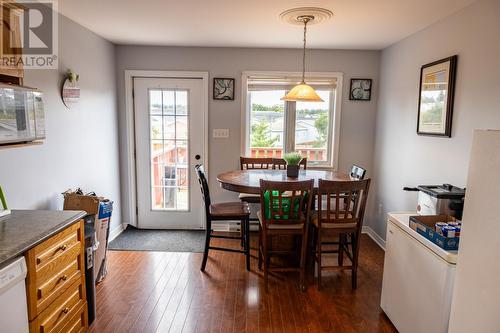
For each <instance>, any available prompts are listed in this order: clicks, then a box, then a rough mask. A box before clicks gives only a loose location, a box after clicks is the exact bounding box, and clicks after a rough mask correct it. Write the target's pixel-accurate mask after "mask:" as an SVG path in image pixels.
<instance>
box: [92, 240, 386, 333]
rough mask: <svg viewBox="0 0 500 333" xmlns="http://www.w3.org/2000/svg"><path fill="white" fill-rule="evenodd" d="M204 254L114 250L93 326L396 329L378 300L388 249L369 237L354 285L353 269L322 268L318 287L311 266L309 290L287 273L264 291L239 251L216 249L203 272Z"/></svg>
mask: <svg viewBox="0 0 500 333" xmlns="http://www.w3.org/2000/svg"><path fill="white" fill-rule="evenodd" d="M254 238H256V237H254ZM235 242H237V241H231V240H215V241H214V243H216V245H224V246H227V245H228V244H229V245H232V244H234V246H236V247H237V246H238V244H237V243H235ZM253 254H254V255H256V253H255V251H253ZM201 257H202V254H201V253H173V252H171V253H166V252H133V251H109V252H108V275H107V277H106V278H105V279H104V281H103V282H101V283H100V284H98V286H97V319H96V321H95V322H94V323H93V324H92V325H91V327H90V332H93V333H94V332H95V333H101V332H120V333H121V332H158V333H163V332H175V333H176V332H217V333H219V332H222V333H226V332H248V333H257V332H258V333H260V332H262V333H264V332H272V333H274V332H287V333H288V332H297V333H302V332H311V333H312V332H396V329H395V328H394V326H393V325H392V324H391V323H390V321H389V320H388V318H387V317H386V316H385V315H384V313H383V312H382V310H381V309H380V305H379V304H380V292H381V288H382V271H383V261H384V252H383V251H382V250H381V249H380V248H379V247H378V246H377V245H376V244H375V243H374V242H373V241H372V240H371V239H370V238H369V237H367V236H366V235H363V236H362V241H361V250H360V263H359V269H358V289H357V290H356V291H353V290H352V289H351V274H350V272H349V271H345V272H325V273H324V277H323V286H322V289H321V291H318V290H317V288H316V279H315V278H314V276H313V274H314V272H313V268H312V265H311V266H310V268H309V270H308V273H307V284H308V286H307V290H306V291H305V292H301V291H300V290H299V288H298V274H297V273H284V274H280V275H270V279H269V291H268V293H267V294H266V292H265V291H264V283H263V274H262V272H261V271H259V270H258V267H257V260H256V259H252V260H251V272H247V271H246V270H245V260H244V256H243V255H242V254H238V253H229V252H220V251H212V252H211V253H210V257H209V260H208V263H207V269H206V272H205V273H202V272H200V270H199V267H200V263H201ZM329 260H335V258H334V257H332V258H330V259H329Z"/></svg>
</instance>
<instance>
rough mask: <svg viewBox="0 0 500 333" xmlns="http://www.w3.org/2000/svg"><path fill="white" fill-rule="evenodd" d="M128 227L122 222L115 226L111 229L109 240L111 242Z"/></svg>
mask: <svg viewBox="0 0 500 333" xmlns="http://www.w3.org/2000/svg"><path fill="white" fill-rule="evenodd" d="M126 227H127V225H126V224H122V223H120V224H119V225H118V226H117V227H116V228H114V229H113V230H110V231H109V239H108V242H111V241H112V240H113V239H115V238H116V237H118V235H119V234H121V233H122V232H123V230H125V228H126Z"/></svg>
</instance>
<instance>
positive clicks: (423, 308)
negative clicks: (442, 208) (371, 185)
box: [380, 213, 457, 333]
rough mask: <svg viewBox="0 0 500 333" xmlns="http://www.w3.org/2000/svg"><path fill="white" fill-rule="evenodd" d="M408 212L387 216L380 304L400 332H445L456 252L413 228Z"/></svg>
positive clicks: (448, 315) (446, 329)
mask: <svg viewBox="0 0 500 333" xmlns="http://www.w3.org/2000/svg"><path fill="white" fill-rule="evenodd" d="M411 215H416V213H390V214H389V215H388V222H387V237H386V249H385V261H384V276H383V282H382V299H381V303H380V306H381V307H382V309H383V310H384V312H385V313H386V315H387V316H388V317H389V319H390V320H391V321H392V323H393V324H394V326H396V328H397V329H398V330H399V332H401V333H431V332H432V333H439V332H448V321H449V317H450V308H451V298H452V291H453V281H454V277H455V270H456V262H457V252H456V251H445V250H443V249H442V248H440V247H439V246H437V245H436V244H434V243H432V242H430V241H429V240H428V239H426V238H425V237H423V236H421V235H419V234H417V233H416V232H415V231H414V230H412V229H411V228H410V227H409V226H408V223H409V218H410V216H411Z"/></svg>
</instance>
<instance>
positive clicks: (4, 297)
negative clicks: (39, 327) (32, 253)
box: [0, 257, 29, 333]
mask: <svg viewBox="0 0 500 333" xmlns="http://www.w3.org/2000/svg"><path fill="white" fill-rule="evenodd" d="M26 271H27V270H26V261H25V260H24V257H21V258H18V259H16V260H15V261H14V262H13V263H11V264H9V265H7V266H6V267H4V268H2V269H0V327H1V330H2V332H13V333H14V332H15V333H28V331H29V329H28V305H27V303H26V285H25V281H24V280H25V279H26Z"/></svg>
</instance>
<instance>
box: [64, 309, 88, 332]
mask: <svg viewBox="0 0 500 333" xmlns="http://www.w3.org/2000/svg"><path fill="white" fill-rule="evenodd" d="M87 318H88V317H87V303H84V304H83V305H82V306H81V307H80V309H79V310H78V311H77V312H76V313H75V314H74V315H73V316H72V317H71V318H70V319H69V320H68V323H67V324H66V326H64V327H63V329H62V330H61V331H60V333H83V332H85V331H86V330H87V327H88V323H87Z"/></svg>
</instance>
